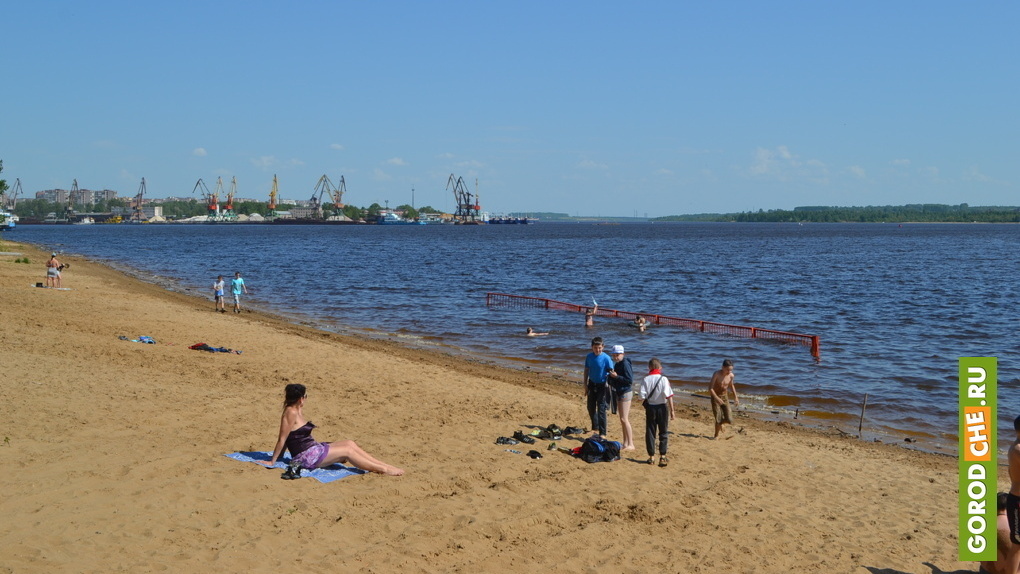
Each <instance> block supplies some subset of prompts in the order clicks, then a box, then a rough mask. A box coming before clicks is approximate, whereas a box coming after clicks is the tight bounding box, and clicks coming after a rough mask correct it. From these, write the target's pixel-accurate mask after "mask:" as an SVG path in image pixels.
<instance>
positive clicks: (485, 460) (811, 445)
mask: <svg viewBox="0 0 1020 574" xmlns="http://www.w3.org/2000/svg"><path fill="white" fill-rule="evenodd" d="M0 251H4V252H17V253H19V254H20V255H17V256H15V255H8V254H5V255H0V393H2V397H3V401H2V402H0V421H3V422H2V430H0V441H2V442H0V458H2V460H3V461H4V463H3V466H2V468H3V469H4V472H3V473H0V488H2V492H3V494H4V495H3V497H2V499H0V515H2V516H3V520H2V521H0V572H127V571H130V572H149V571H158V572H196V571H205V572H280V571H281V569H292V568H293V569H296V570H298V571H309V572H316V571H322V570H326V569H334V568H336V569H343V570H346V571H356V572H378V573H384V572H535V571H541V570H544V569H548V570H550V571H555V572H557V573H563V572H595V571H599V572H634V573H638V572H713V573H716V572H727V573H728V572H798V573H800V572H851V573H862V574H863V573H872V574H876V573H882V574H893V573H899V572H909V573H924V574H931V573H933V572H939V573H941V572H958V571H967V572H971V571H976V570H977V566H976V564H975V563H962V562H959V561H957V559H956V555H957V540H956V523H957V521H956V505H957V494H956V488H957V485H956V481H957V477H956V464H957V463H956V459H955V458H953V457H947V456H941V455H935V454H928V453H923V452H916V451H911V450H908V449H904V448H901V447H899V446H896V445H888V444H874V443H869V442H861V441H858V440H856V439H854V438H848V437H843V436H834V435H831V434H827V433H824V432H820V431H815V430H810V429H805V428H801V427H799V426H796V425H793V424H790V423H789V422H770V421H761V420H756V419H754V418H751V417H746V416H742V417H739V418H738V420H737V421H736V424H735V425H734V428H733V429H732V430H730V431H729V432H730V438H729V439H727V440H719V441H713V440H709V438H708V437H709V436H711V433H712V422H711V411H710V409H709V406H708V404H707V402H701V403H699V402H693V403H690V404H684V405H682V406H681V408H680V409H679V412H678V416H677V420H676V421H673V422H672V423H671V430H672V431H673V435H672V436H671V438H670V454H671V457H670V459H671V463H670V465H669V466H668V467H667V468H658V467H653V466H648V465H645V464H640V463H639V462H638V461H643V460H644V459H645V458H646V456H645V453H644V452H643V433H644V413H643V412H642V409H641V408H640V406H639V405H638V404H637V402H635V408H634V409H633V411H632V416H631V420H632V423H633V425H634V428H635V434H636V437H637V440H636V443H637V444H638V445H639V447H638V448H639V450H638V451H636V452H631V453H626V455H625V457H624V458H623V459H622V460H619V461H616V462H612V463H601V464H586V463H584V462H582V461H580V460H578V459H574V458H572V457H570V456H568V455H566V454H562V453H558V452H556V451H547V450H546V445H547V443H546V442H545V441H542V440H539V441H538V444H536V445H535V446H534V447H527V448H522V447H526V445H520V446H519V447H512V448H516V449H517V450H523V451H525V452H526V451H527V450H530V449H531V448H537V449H539V450H540V451H541V452H542V453H543V454H544V455H545V456H544V458H542V459H539V460H532V459H530V458H528V457H526V456H524V455H523V454H514V453H510V452H506V451H505V449H506V448H507V447H504V446H498V445H495V444H494V440H495V438H496V437H498V436H501V435H505V436H509V435H511V434H513V432H514V431H517V430H521V431H524V432H526V433H527V432H530V430H531V429H532V428H535V427H537V426H546V425H549V424H551V423H555V424H558V425H559V426H561V427H565V426H568V425H573V426H584V427H587V426H589V422H588V421H587V418H586V415H585V411H584V407H583V398H582V389H581V387H580V386H579V385H578V384H576V383H575V382H571V381H566V380H563V379H558V378H555V377H552V376H549V375H543V374H540V373H531V372H524V371H515V370H510V369H503V368H499V367H494V366H491V365H486V364H482V363H479V362H476V361H470V360H466V359H463V358H459V357H454V356H449V355H444V354H437V353H433V352H429V351H421V350H414V349H407V348H403V347H400V346H399V345H396V344H394V343H390V342H388V341H385V340H367V339H360V338H356V337H350V336H341V335H337V334H333V333H327V332H323V331H318V330H314V329H311V328H308V327H305V326H301V325H295V324H291V323H288V322H286V321H283V320H281V319H279V318H277V317H274V316H270V315H267V314H265V313H259V312H251V313H248V312H246V313H242V314H240V315H236V314H233V313H226V314H220V313H215V312H214V311H213V302H212V300H211V298H209V299H201V298H195V297H189V296H186V295H182V294H179V293H175V292H171V291H167V290H166V289H164V288H162V287H159V286H156V285H151V284H147V283H143V282H140V281H137V280H135V279H132V278H130V277H127V276H126V275H124V274H122V273H120V272H118V271H114V270H112V269H110V268H108V267H105V266H103V265H99V264H96V263H93V262H90V261H88V260H84V259H80V258H75V257H62V258H61V259H62V260H63V261H65V262H69V263H71V268H70V269H69V270H67V271H66V272H65V273H64V281H63V285H64V286H65V287H69V288H70V290H68V291H58V290H53V289H39V288H35V287H34V285H35V283H37V282H41V281H43V276H44V271H45V270H44V265H43V264H44V262H45V261H46V258H47V257H46V255H47V254H45V253H41V252H40V251H39V250H37V249H35V248H32V247H30V246H27V245H23V244H17V243H14V242H12V241H9V240H4V241H3V242H2V243H0ZM21 257H28V258H29V259H30V261H31V263H30V264H24V263H15V262H14V260H15V259H16V258H21ZM211 282H212V278H210V284H211ZM142 335H146V336H150V337H152V338H153V339H155V340H156V341H157V344H154V345H147V344H141V343H135V342H131V341H125V340H121V339H120V338H119V337H121V336H124V337H127V338H129V339H132V338H137V337H139V336H142ZM202 342H204V343H207V344H209V345H212V346H216V347H228V348H231V349H236V350H240V351H242V352H241V353H240V354H227V353H208V352H202V351H194V350H190V349H189V348H188V347H189V346H190V345H193V344H195V343H202ZM586 351H587V342H586V341H578V351H577V353H578V359H577V361H578V364H579V366H580V364H581V362H582V361H583V356H584V353H585V352H586ZM635 371H636V372H643V371H641V366H640V365H639V364H638V362H635ZM666 374H667V375H668V374H669V373H668V372H667V373H666ZM294 382H296V383H303V384H305V385H306V386H307V387H308V389H309V390H308V394H309V399H308V402H307V404H306V406H305V414H306V416H308V418H309V420H312V421H314V422H315V424H316V425H317V427H318V428H317V429H316V433H315V436H316V438H317V439H318V440H322V441H331V440H341V439H354V440H356V441H357V442H358V443H359V444H360V445H361V446H362V447H363V448H365V450H367V451H368V452H370V453H372V454H373V455H375V456H377V457H378V458H380V459H382V460H384V461H386V462H389V463H392V464H394V465H397V466H400V467H402V468H404V469H405V470H406V471H407V473H406V474H405V475H404V476H401V477H384V476H379V475H363V476H352V477H349V478H345V479H343V480H340V481H337V482H333V483H329V484H322V483H319V482H318V481H315V480H313V479H310V478H305V479H301V480H292V481H288V480H280V471H279V470H269V469H266V468H263V467H259V466H257V465H255V464H251V463H243V462H237V461H234V460H231V459H228V458H226V457H225V456H223V455H224V454H226V453H230V452H234V451H264V450H271V449H272V447H273V444H274V441H275V439H276V432H277V430H278V425H279V416H280V410H281V406H282V400H283V387H284V386H285V385H286V384H287V383H294ZM738 431H739V432H738ZM609 432H610V435H611V438H615V439H619V432H620V429H619V422H618V419H615V418H611V420H610V430H609ZM561 444H563V445H564V446H578V445H579V444H580V441H579V440H570V439H565V440H564V441H561ZM1002 474H1003V472H1000V476H1001V475H1002ZM1000 482H1001V481H1000Z"/></svg>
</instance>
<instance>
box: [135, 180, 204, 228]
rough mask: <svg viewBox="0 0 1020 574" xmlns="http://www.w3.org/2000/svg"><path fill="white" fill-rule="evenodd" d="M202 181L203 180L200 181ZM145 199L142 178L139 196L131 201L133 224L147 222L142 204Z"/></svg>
mask: <svg viewBox="0 0 1020 574" xmlns="http://www.w3.org/2000/svg"><path fill="white" fill-rule="evenodd" d="M200 181H201V180H200ZM144 198H145V178H144V177H143V178H142V183H141V185H139V186H138V194H137V195H135V198H134V199H133V200H131V208H132V209H131V223H142V222H143V221H145V213H144V212H143V211H142V202H143V200H144Z"/></svg>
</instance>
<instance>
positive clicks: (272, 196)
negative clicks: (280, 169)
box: [269, 173, 280, 216]
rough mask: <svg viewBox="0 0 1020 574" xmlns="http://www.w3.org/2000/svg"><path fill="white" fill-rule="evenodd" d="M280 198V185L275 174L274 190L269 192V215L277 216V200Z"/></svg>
mask: <svg viewBox="0 0 1020 574" xmlns="http://www.w3.org/2000/svg"><path fill="white" fill-rule="evenodd" d="M279 197H280V185H279V183H278V182H277V181H276V174H275V173H274V174H273V188H272V189H270V190H269V215H270V216H275V215H276V200H277V198H279Z"/></svg>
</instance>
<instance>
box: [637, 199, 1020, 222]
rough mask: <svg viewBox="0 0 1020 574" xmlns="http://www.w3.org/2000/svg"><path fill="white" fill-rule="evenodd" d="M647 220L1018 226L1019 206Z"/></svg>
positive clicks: (918, 206) (811, 209)
mask: <svg viewBox="0 0 1020 574" xmlns="http://www.w3.org/2000/svg"><path fill="white" fill-rule="evenodd" d="M651 221H705V222H754V223H908V222H910V223H1020V207H1009V206H974V207H971V206H969V205H967V204H966V203H961V204H959V205H944V204H939V203H914V204H907V205H883V206H872V205H869V206H866V207H831V206H805V207H795V208H793V210H792V211H791V210H786V209H770V210H768V211H766V210H764V209H759V210H758V211H745V212H741V213H700V214H694V215H670V216H667V217H658V218H655V219H652V220H651Z"/></svg>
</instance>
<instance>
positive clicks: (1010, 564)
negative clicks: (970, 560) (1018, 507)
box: [978, 448, 1020, 574]
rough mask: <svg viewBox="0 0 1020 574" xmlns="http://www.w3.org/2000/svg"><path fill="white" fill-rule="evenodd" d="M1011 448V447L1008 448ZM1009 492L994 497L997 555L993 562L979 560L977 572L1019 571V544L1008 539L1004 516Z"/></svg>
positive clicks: (1006, 521)
mask: <svg viewBox="0 0 1020 574" xmlns="http://www.w3.org/2000/svg"><path fill="white" fill-rule="evenodd" d="M1010 450H1012V448H1011V449H1010ZM1008 497H1009V494H1007V493H1005V492H1000V493H999V495H998V496H997V497H996V498H995V507H996V509H998V511H999V516H998V518H996V522H995V533H996V536H995V539H996V549H997V550H998V556H997V557H996V559H995V562H981V568H980V569H979V570H978V572H984V573H985V574H1016V572H1018V571H1020V545H1018V544H1013V541H1012V540H1010V539H1009V520H1008V519H1007V518H1006V499H1007V498H1008Z"/></svg>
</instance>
